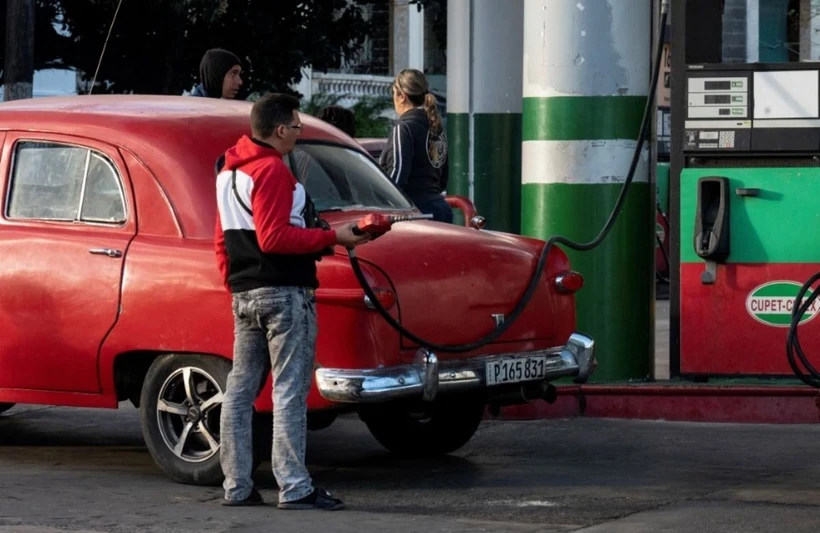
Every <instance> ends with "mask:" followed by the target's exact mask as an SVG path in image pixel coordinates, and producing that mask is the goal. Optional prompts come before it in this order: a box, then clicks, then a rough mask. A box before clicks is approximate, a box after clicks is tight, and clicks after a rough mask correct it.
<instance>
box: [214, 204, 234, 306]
mask: <svg viewBox="0 0 820 533" xmlns="http://www.w3.org/2000/svg"><path fill="white" fill-rule="evenodd" d="M214 248H215V250H216V266H217V267H218V268H219V273H220V274H222V282H223V283H224V284H225V288H226V289H228V291H230V290H231V288H230V285H229V284H228V275H229V274H230V272H229V270H228V250H227V249H226V248H225V233H224V232H223V231H222V220H221V218H220V216H219V210H218V209H217V212H216V228H215V231H214Z"/></svg>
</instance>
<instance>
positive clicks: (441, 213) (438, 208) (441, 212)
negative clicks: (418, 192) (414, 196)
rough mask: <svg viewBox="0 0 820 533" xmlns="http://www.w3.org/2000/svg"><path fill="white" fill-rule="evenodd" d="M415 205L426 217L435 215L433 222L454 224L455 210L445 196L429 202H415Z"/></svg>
mask: <svg viewBox="0 0 820 533" xmlns="http://www.w3.org/2000/svg"><path fill="white" fill-rule="evenodd" d="M413 203H414V204H416V207H418V208H419V211H421V212H422V213H424V214H425V215H433V220H437V221H439V222H446V223H448V224H452V223H453V209H452V208H451V207H450V204H448V203H447V201H446V200H445V199H444V197H443V196H440V197H438V198H433V199H429V200H419V201H415V200H414V201H413Z"/></svg>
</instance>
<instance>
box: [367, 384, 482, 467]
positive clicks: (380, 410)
mask: <svg viewBox="0 0 820 533" xmlns="http://www.w3.org/2000/svg"><path fill="white" fill-rule="evenodd" d="M359 416H360V417H361V419H362V420H363V421H364V423H365V424H366V425H367V428H368V429H369V430H370V433H371V434H372V435H373V437H375V438H376V440H377V441H379V443H380V444H381V445H382V446H384V447H385V448H387V449H388V450H390V451H391V452H393V453H396V454H399V455H403V456H407V457H433V456H437V455H444V454H448V453H451V452H454V451H455V450H457V449H459V448H461V447H462V446H464V445H465V444H467V441H469V440H470V439H471V438H472V436H473V435H474V434H475V432H476V430H477V429H478V425H479V424H480V423H481V419H482V418H483V417H484V402H483V401H480V400H477V399H474V398H469V397H467V398H445V399H441V400H439V401H437V402H435V403H423V402H414V403H396V404H386V405H383V406H374V407H372V408H366V409H364V410H362V411H360V413H359Z"/></svg>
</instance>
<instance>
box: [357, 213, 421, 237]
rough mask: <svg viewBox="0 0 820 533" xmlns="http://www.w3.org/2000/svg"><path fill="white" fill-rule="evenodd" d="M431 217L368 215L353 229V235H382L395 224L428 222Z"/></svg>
mask: <svg viewBox="0 0 820 533" xmlns="http://www.w3.org/2000/svg"><path fill="white" fill-rule="evenodd" d="M431 218H433V215H383V214H381V213H370V214H369V215H367V216H366V217H364V218H363V219H361V220H360V221H359V223H358V224H356V225H355V226H354V227H353V233H354V234H355V235H362V234H364V233H370V234H371V235H373V236H374V237H375V236H378V235H383V234H385V233H387V232H388V231H390V228H391V227H392V226H393V224H395V223H396V222H407V221H409V220H428V219H431Z"/></svg>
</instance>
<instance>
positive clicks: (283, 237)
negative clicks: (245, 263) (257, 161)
mask: <svg viewBox="0 0 820 533" xmlns="http://www.w3.org/2000/svg"><path fill="white" fill-rule="evenodd" d="M293 183H294V180H293V177H292V176H291V175H290V172H288V170H287V169H286V168H285V167H284V166H276V167H273V166H270V167H267V168H266V169H265V170H264V171H263V172H261V173H260V175H259V176H258V177H257V178H256V179H254V183H253V191H252V193H251V203H252V206H251V210H252V211H253V222H254V225H255V226H256V238H257V240H258V241H259V248H261V249H262V251H263V252H265V253H268V254H309V253H316V252H319V251H321V250H323V249H325V248H327V247H328V246H333V245H335V244H336V232H335V231H334V230H324V229H318V228H317V229H306V228H299V227H296V226H293V225H291V223H290V217H291V212H292V211H293Z"/></svg>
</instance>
